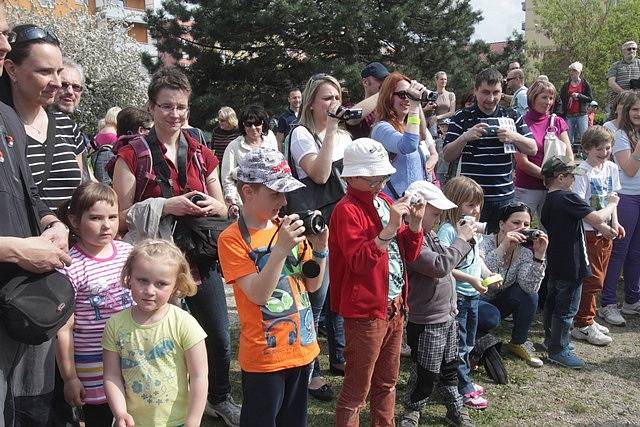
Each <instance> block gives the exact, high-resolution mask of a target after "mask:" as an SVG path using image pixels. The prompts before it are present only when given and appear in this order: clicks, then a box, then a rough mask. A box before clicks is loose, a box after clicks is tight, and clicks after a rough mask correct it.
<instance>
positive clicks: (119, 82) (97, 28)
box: [7, 3, 149, 133]
mask: <svg viewBox="0 0 640 427" xmlns="http://www.w3.org/2000/svg"><path fill="white" fill-rule="evenodd" d="M7 12H8V18H9V21H10V23H12V24H13V25H17V24H19V23H20V24H24V23H30V24H36V25H39V26H41V27H44V28H47V29H49V30H51V31H53V32H54V33H55V34H56V35H57V36H58V38H59V39H60V43H61V48H62V54H63V55H64V56H67V57H69V58H71V59H73V60H74V61H76V62H78V63H79V64H81V65H82V67H83V68H84V72H85V78H86V83H87V84H86V90H85V91H84V92H83V94H82V99H81V102H80V107H79V110H78V112H77V116H76V117H74V119H76V120H77V121H78V123H81V124H85V125H86V128H87V130H88V131H89V133H91V132H93V131H95V130H96V126H97V122H98V120H99V119H101V118H103V117H104V114H105V113H106V112H107V110H108V109H109V108H111V107H113V106H119V107H126V106H142V105H143V104H144V103H145V102H146V99H147V98H146V90H147V86H148V84H149V75H148V72H147V70H146V69H145V68H144V67H143V66H142V63H141V61H140V54H139V53H138V46H137V43H136V41H135V40H133V39H132V38H131V37H129V35H128V34H127V24H126V23H125V22H124V21H118V20H108V21H107V20H106V19H104V18H101V17H100V16H98V15H93V14H91V13H89V11H88V10H86V9H83V10H76V11H73V12H71V13H70V14H68V15H65V16H57V15H54V14H53V13H51V11H50V10H49V9H44V8H42V7H41V6H39V4H36V3H34V4H33V5H32V8H31V10H27V9H23V8H19V7H17V6H10V5H7Z"/></svg>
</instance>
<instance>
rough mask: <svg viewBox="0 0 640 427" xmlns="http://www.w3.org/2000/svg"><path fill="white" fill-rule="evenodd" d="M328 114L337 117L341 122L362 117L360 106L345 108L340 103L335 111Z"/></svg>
mask: <svg viewBox="0 0 640 427" xmlns="http://www.w3.org/2000/svg"><path fill="white" fill-rule="evenodd" d="M329 116H331V117H333V118H334V119H339V120H340V121H342V122H346V121H349V120H357V119H361V118H362V108H345V107H343V106H342V105H339V106H338V109H337V110H336V113H335V114H332V113H329Z"/></svg>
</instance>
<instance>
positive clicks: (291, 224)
mask: <svg viewBox="0 0 640 427" xmlns="http://www.w3.org/2000/svg"><path fill="white" fill-rule="evenodd" d="M304 232H305V228H304V222H303V221H302V220H301V219H300V217H299V216H298V214H291V215H287V216H285V217H284V218H283V219H282V222H281V223H280V230H279V231H278V240H277V241H276V243H275V244H274V245H273V250H272V252H275V251H276V249H277V250H279V251H281V253H282V254H283V255H284V256H286V255H287V254H289V252H291V250H292V249H293V248H294V247H295V246H296V245H297V244H298V243H300V242H302V241H303V240H304Z"/></svg>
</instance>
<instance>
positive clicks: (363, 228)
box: [329, 138, 424, 427]
mask: <svg viewBox="0 0 640 427" xmlns="http://www.w3.org/2000/svg"><path fill="white" fill-rule="evenodd" d="M395 171H396V170H395V168H394V167H393V166H392V165H391V163H390V162H389V156H388V155H387V151H386V150H385V148H384V147H383V146H382V144H380V143H379V142H376V141H374V140H372V139H369V138H360V139H357V140H355V141H354V142H353V143H351V144H349V145H348V146H347V147H345V150H344V167H343V170H342V176H343V177H344V178H345V179H346V181H347V184H348V185H347V194H346V195H345V196H344V197H343V198H342V200H340V202H338V204H337V205H336V207H335V210H334V211H333V214H332V215H331V222H330V226H329V228H330V230H331V232H330V233H329V247H330V251H329V256H330V262H329V266H330V267H329V273H330V279H331V286H330V289H329V291H330V292H331V308H332V310H333V311H335V312H337V313H338V314H340V315H341V316H342V317H344V331H345V341H346V346H345V349H344V357H345V359H346V369H345V377H344V383H343V385H342V390H341V392H340V396H339V398H338V402H337V405H336V425H337V426H349V427H357V426H359V415H360V410H361V409H362V407H363V406H364V405H365V399H366V397H367V395H368V394H369V390H371V423H372V425H385V426H390V425H394V423H395V421H394V411H395V395H396V388H395V385H396V381H397V379H398V371H399V368H400V345H401V343H402V328H403V318H404V315H403V311H404V306H405V301H406V291H407V287H406V286H405V284H406V283H407V272H406V267H405V262H411V261H413V260H414V259H415V258H416V257H417V256H418V254H419V253H420V248H421V246H422V240H423V235H422V232H421V222H422V216H423V214H424V202H422V200H415V201H414V203H411V201H410V200H409V197H407V196H405V197H401V198H400V199H398V201H397V202H396V203H393V201H392V200H391V199H390V198H389V197H388V196H387V195H386V194H384V193H382V189H383V188H384V186H385V184H386V182H387V181H388V179H389V176H390V175H391V174H393V173H395ZM404 220H406V221H408V226H407V225H405V224H404Z"/></svg>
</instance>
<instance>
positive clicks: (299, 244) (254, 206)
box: [218, 147, 328, 427]
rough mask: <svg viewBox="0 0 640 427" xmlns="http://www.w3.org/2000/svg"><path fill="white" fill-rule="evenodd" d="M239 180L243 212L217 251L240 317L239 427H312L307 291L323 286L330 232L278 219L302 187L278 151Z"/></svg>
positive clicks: (292, 218)
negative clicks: (289, 196) (290, 196)
mask: <svg viewBox="0 0 640 427" xmlns="http://www.w3.org/2000/svg"><path fill="white" fill-rule="evenodd" d="M237 179H238V193H239V194H240V197H241V198H242V200H243V206H244V207H243V211H242V214H241V215H240V217H239V219H238V222H237V223H234V224H232V225H231V226H229V228H227V229H226V230H225V231H224V232H223V233H222V234H221V235H220V238H219V239H218V251H219V253H220V264H221V266H222V270H223V272H224V277H225V279H226V281H227V283H229V284H232V285H233V292H234V295H235V298H236V304H237V307H238V316H239V318H240V351H239V355H238V359H239V362H240V367H241V369H242V394H243V403H242V410H241V414H240V424H241V425H242V426H264V425H270V426H273V425H286V426H294V427H295V426H300V427H302V426H306V425H307V386H308V383H309V378H310V374H311V372H310V370H311V362H312V361H313V359H314V358H315V357H316V356H317V355H318V353H319V348H318V344H317V341H316V333H315V327H314V324H313V315H312V312H311V307H310V302H309V292H313V291H315V290H316V289H318V288H319V287H320V285H321V283H322V276H323V273H324V266H325V260H326V258H327V234H328V230H327V228H326V227H325V228H324V230H323V231H321V232H320V233H318V234H311V233H309V230H305V228H304V226H303V221H302V220H300V219H299V218H298V215H297V214H294V215H289V216H285V217H284V218H283V219H281V220H277V219H276V217H277V215H278V211H279V210H280V208H281V207H282V206H284V205H285V204H286V199H285V196H284V195H285V193H287V192H289V191H294V190H296V189H298V188H301V187H303V184H302V183H301V182H299V181H298V180H296V179H295V178H293V177H292V176H291V169H290V168H289V165H288V164H287V162H286V161H285V160H284V157H283V156H282V154H281V153H279V152H278V151H275V150H270V149H267V148H262V147H261V148H258V149H257V150H254V151H252V152H250V153H247V155H246V156H245V157H244V158H243V159H242V160H241V161H240V165H239V168H238V173H237ZM316 231H319V230H316ZM305 233H308V236H307V237H305ZM309 244H311V245H309ZM312 248H313V250H312ZM305 276H306V277H305Z"/></svg>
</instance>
